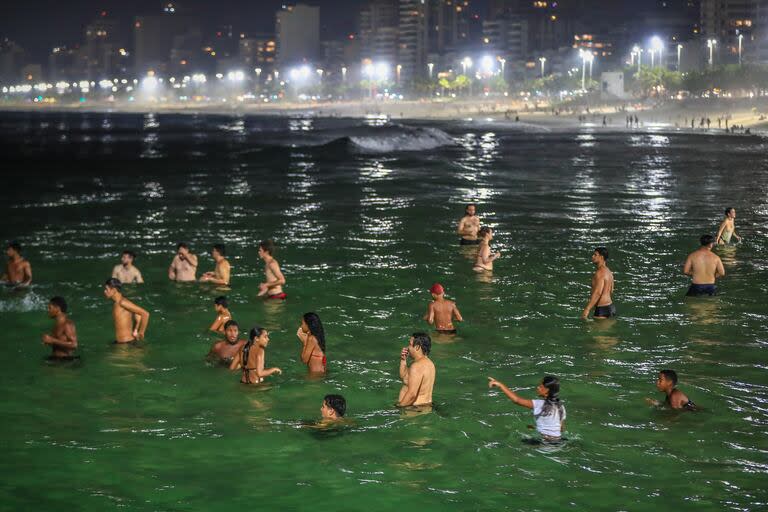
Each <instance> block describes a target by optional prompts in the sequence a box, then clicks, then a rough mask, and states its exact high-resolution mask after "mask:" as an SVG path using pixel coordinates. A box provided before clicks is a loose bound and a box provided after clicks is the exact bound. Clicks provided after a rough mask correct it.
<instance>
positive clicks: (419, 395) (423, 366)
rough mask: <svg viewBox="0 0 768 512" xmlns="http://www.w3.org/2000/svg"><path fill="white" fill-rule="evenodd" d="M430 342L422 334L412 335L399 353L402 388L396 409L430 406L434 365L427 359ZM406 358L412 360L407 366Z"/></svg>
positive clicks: (426, 336) (425, 335) (433, 383)
mask: <svg viewBox="0 0 768 512" xmlns="http://www.w3.org/2000/svg"><path fill="white" fill-rule="evenodd" d="M431 348H432V340H431V339H429V336H428V335H427V334H425V333H423V332H416V333H413V335H412V336H411V339H410V340H408V346H407V347H405V348H404V349H403V350H402V351H401V352H400V380H402V381H403V387H402V389H401V390H400V396H399V397H398V399H397V406H398V407H408V406H411V405H424V406H427V405H432V388H433V387H434V385H435V364H434V363H433V362H432V361H431V360H430V359H429V357H428V356H429V351H430V349H431ZM408 356H410V357H411V358H412V359H413V363H411V366H410V367H409V366H408Z"/></svg>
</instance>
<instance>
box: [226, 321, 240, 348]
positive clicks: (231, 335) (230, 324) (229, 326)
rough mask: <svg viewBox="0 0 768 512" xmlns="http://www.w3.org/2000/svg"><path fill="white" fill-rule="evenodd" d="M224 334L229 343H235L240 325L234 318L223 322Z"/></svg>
mask: <svg viewBox="0 0 768 512" xmlns="http://www.w3.org/2000/svg"><path fill="white" fill-rule="evenodd" d="M224 336H226V338H227V341H228V342H229V343H232V344H234V343H236V342H237V337H238V336H240V326H239V325H238V323H237V322H235V321H234V320H227V321H226V322H225V323H224Z"/></svg>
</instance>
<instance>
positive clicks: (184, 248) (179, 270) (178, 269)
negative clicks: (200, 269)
mask: <svg viewBox="0 0 768 512" xmlns="http://www.w3.org/2000/svg"><path fill="white" fill-rule="evenodd" d="M196 274H197V256H195V255H194V254H192V253H191V252H189V246H188V245H187V244H185V243H184V242H180V243H179V244H178V245H177V246H176V256H174V257H173V261H172V262H171V266H170V267H168V279H170V280H171V281H179V282H189V281H197V275H196Z"/></svg>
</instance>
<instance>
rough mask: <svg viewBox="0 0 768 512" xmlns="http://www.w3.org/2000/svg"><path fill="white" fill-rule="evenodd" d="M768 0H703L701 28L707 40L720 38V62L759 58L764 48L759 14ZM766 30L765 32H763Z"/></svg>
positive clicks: (718, 39)
mask: <svg viewBox="0 0 768 512" xmlns="http://www.w3.org/2000/svg"><path fill="white" fill-rule="evenodd" d="M765 3H766V0H701V31H702V35H703V37H704V41H708V40H711V39H714V40H715V41H717V43H716V44H715V47H716V48H717V52H716V54H717V55H718V56H719V58H720V62H723V63H728V62H738V60H739V53H740V50H739V47H740V46H741V56H742V58H743V59H744V60H757V59H758V58H759V52H760V48H761V44H760V43H761V41H760V35H761V34H760V33H761V30H760V28H759V21H760V20H759V16H758V15H759V14H760V13H761V12H762V11H763V9H764V4H765ZM763 33H764V32H763Z"/></svg>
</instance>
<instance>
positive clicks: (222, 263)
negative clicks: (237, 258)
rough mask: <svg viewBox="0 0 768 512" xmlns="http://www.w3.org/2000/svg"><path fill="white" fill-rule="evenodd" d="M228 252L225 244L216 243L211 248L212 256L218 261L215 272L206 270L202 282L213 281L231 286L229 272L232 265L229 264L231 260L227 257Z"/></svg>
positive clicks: (201, 278)
mask: <svg viewBox="0 0 768 512" xmlns="http://www.w3.org/2000/svg"><path fill="white" fill-rule="evenodd" d="M226 254H227V251H226V249H225V248H224V244H216V245H214V246H213V249H211V257H212V258H213V261H215V262H216V268H214V269H213V272H206V273H205V274H203V275H202V276H201V277H200V282H201V283H213V284H220V285H223V286H229V273H230V271H231V270H232V267H230V265H229V261H227V258H225V256H226Z"/></svg>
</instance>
